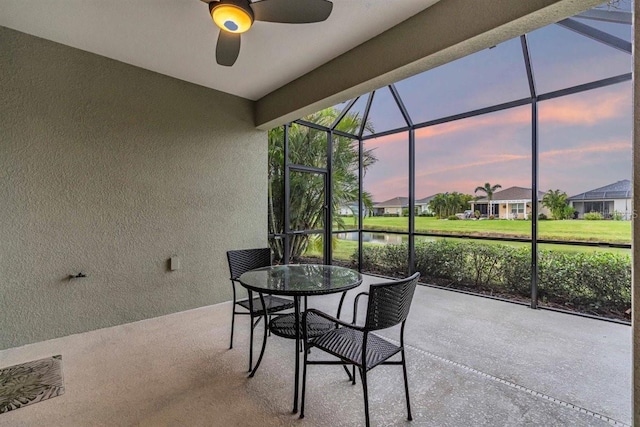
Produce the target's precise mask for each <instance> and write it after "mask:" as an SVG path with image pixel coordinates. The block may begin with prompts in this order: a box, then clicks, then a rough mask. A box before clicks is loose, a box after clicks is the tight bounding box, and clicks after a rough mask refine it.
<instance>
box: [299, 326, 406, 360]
mask: <svg viewBox="0 0 640 427" xmlns="http://www.w3.org/2000/svg"><path fill="white" fill-rule="evenodd" d="M363 335H364V334H363V333H362V332H361V331H357V330H354V329H349V328H339V329H334V330H333V331H329V332H327V333H326V334H324V335H322V336H319V337H317V338H314V339H312V340H311V343H312V345H313V346H314V347H317V348H319V349H321V350H324V351H326V352H327V353H329V354H332V355H334V356H336V357H339V358H340V359H342V360H344V361H346V362H348V363H353V364H356V365H358V364H361V363H362V336H363ZM400 350H401V347H399V346H397V345H395V344H393V343H390V342H389V341H387V340H385V339H384V338H382V337H380V336H378V335H375V334H367V358H366V365H365V366H366V369H367V370H369V369H371V368H373V367H375V366H378V365H379V364H380V363H382V362H384V361H385V360H387V359H389V358H390V357H391V356H393V355H394V354H396V353H398V352H399V351H400Z"/></svg>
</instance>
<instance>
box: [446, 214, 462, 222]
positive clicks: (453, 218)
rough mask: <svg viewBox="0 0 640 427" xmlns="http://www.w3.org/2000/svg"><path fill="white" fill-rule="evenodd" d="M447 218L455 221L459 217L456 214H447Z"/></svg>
mask: <svg viewBox="0 0 640 427" xmlns="http://www.w3.org/2000/svg"><path fill="white" fill-rule="evenodd" d="M447 219H448V220H452V221H455V220H457V219H460V218H458V217H457V216H455V215H449V216H448V217H447Z"/></svg>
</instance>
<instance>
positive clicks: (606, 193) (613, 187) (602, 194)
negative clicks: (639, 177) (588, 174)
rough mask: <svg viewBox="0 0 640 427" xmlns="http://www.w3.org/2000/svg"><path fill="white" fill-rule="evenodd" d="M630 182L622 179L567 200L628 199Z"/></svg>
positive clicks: (629, 196)
mask: <svg viewBox="0 0 640 427" xmlns="http://www.w3.org/2000/svg"><path fill="white" fill-rule="evenodd" d="M630 198H631V181H630V180H628V179H623V180H621V181H617V182H614V183H613V184H609V185H605V186H604V187H600V188H596V189H594V190H589V191H586V192H584V193H580V194H576V195H575V196H571V197H569V198H568V199H567V200H602V199H630Z"/></svg>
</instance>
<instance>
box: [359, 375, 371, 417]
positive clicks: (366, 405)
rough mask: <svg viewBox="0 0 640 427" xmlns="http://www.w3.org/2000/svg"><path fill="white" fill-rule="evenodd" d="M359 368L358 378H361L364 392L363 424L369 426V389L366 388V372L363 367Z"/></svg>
mask: <svg viewBox="0 0 640 427" xmlns="http://www.w3.org/2000/svg"><path fill="white" fill-rule="evenodd" d="M359 369H360V379H361V380H362V390H363V393H364V420H365V425H366V426H367V427H369V390H368V388H367V372H366V371H365V370H364V368H359Z"/></svg>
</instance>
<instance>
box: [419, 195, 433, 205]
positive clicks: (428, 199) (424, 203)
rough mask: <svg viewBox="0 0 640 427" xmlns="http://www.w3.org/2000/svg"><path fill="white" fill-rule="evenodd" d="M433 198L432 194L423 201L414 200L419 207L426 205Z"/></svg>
mask: <svg viewBox="0 0 640 427" xmlns="http://www.w3.org/2000/svg"><path fill="white" fill-rule="evenodd" d="M434 197H436V195H435V194H432V195H430V196H427V197H425V198H423V199H417V200H416V205H418V204H421V205H426V204H427V203H429V202H430V201H431V199H433V198H434Z"/></svg>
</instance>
